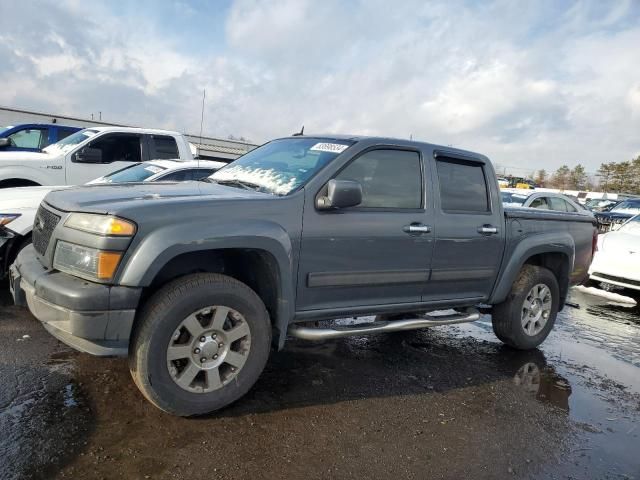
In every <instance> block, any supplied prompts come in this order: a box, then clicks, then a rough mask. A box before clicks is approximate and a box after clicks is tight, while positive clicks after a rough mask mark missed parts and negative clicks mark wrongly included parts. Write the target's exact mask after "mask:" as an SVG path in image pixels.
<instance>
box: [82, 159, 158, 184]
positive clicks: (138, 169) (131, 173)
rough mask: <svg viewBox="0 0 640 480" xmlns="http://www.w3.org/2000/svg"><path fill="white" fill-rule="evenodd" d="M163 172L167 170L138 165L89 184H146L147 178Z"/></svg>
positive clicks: (145, 163) (144, 164) (150, 165)
mask: <svg viewBox="0 0 640 480" xmlns="http://www.w3.org/2000/svg"><path fill="white" fill-rule="evenodd" d="M163 170H166V168H164V167H160V166H158V165H153V164H152V163H148V162H143V163H137V164H135V165H130V166H128V167H125V168H122V169H120V170H118V171H116V172H113V173H110V174H109V175H105V176H104V177H100V178H96V179H95V180H92V181H90V182H89V183H125V182H144V181H145V180H146V179H147V178H149V177H151V176H152V175H155V174H157V173H160V172H162V171H163Z"/></svg>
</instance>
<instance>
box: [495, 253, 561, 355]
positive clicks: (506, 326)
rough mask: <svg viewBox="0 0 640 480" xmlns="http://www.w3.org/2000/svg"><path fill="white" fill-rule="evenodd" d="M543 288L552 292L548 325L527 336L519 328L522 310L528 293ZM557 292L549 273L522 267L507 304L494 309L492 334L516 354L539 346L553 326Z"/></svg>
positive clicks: (557, 289)
mask: <svg viewBox="0 0 640 480" xmlns="http://www.w3.org/2000/svg"><path fill="white" fill-rule="evenodd" d="M538 284H543V285H546V286H547V287H548V288H549V290H550V292H551V311H550V313H549V316H548V318H547V322H546V324H545V325H544V327H543V328H542V330H540V331H539V332H538V333H537V334H535V335H529V334H528V333H526V332H525V329H524V327H523V326H522V309H523V304H524V301H525V299H526V298H527V295H528V294H529V292H530V291H531V289H532V288H533V287H534V286H536V285H538ZM559 302H560V290H559V288H558V281H557V279H556V277H555V275H554V274H553V273H552V272H551V271H550V270H548V269H546V268H543V267H537V266H535V265H524V266H523V267H522V270H520V274H519V275H518V278H517V279H516V281H515V283H514V284H513V286H512V287H511V292H509V295H508V296H507V298H506V300H505V301H504V302H502V303H500V304H498V305H495V306H494V307H493V311H492V315H491V323H492V325H493V331H494V333H495V334H496V337H498V338H499V339H500V340H501V341H502V342H503V343H505V344H507V345H509V346H510V347H513V348H517V349H519V350H529V349H532V348H536V347H537V346H538V345H540V344H541V343H542V342H543V341H544V340H545V338H547V336H548V335H549V332H550V331H551V329H552V328H553V325H554V324H555V322H556V316H557V314H558V305H559Z"/></svg>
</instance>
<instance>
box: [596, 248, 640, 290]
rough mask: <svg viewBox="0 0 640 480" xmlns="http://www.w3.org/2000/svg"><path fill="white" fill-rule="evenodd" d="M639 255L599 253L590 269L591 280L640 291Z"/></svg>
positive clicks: (617, 252) (616, 252)
mask: <svg viewBox="0 0 640 480" xmlns="http://www.w3.org/2000/svg"><path fill="white" fill-rule="evenodd" d="M639 256H640V255H639V254H624V252H622V251H614V252H606V251H598V252H596V254H595V256H594V257H593V262H592V263H591V266H590V267H589V278H590V279H591V280H594V281H597V282H605V283H610V284H612V285H617V286H619V287H625V288H630V289H632V290H640V258H637V257H639Z"/></svg>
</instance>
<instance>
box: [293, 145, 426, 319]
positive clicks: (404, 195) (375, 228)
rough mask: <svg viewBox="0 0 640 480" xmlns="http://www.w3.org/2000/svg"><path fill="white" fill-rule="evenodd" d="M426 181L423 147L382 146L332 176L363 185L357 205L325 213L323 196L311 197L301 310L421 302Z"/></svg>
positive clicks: (305, 225) (302, 264)
mask: <svg viewBox="0 0 640 480" xmlns="http://www.w3.org/2000/svg"><path fill="white" fill-rule="evenodd" d="M429 176H430V175H429V171H428V170H427V169H425V168H424V166H423V161H422V155H421V152H419V151H418V150H413V149H409V148H398V147H395V148H394V147H387V146H381V147H375V148H373V149H369V150H365V151H364V152H362V153H359V154H357V155H356V156H355V157H354V158H352V159H350V160H349V161H348V162H347V163H346V165H345V166H344V168H343V169H342V170H340V171H339V172H338V173H337V174H335V175H334V176H333V178H336V179H340V180H355V181H357V182H359V183H360V184H361V186H362V192H363V196H362V203H361V204H360V205H358V206H356V207H350V208H345V209H340V210H329V211H327V210H322V211H321V210H318V209H316V208H315V205H316V201H315V197H316V196H317V194H318V192H317V191H312V190H311V189H309V190H308V191H307V192H306V194H307V197H306V199H305V207H304V216H303V231H302V238H301V249H300V261H299V269H298V291H297V304H296V310H297V311H309V310H323V309H330V308H331V309H341V308H344V309H348V308H349V307H354V306H370V305H388V304H393V303H411V302H419V301H420V297H421V294H422V291H423V287H424V284H425V282H426V281H427V279H428V277H429V263H430V261H431V250H432V246H433V233H432V232H431V227H430V226H431V224H432V222H433V210H432V206H431V204H430V202H427V201H426V195H427V194H426V192H427V190H428V188H426V187H427V185H429V184H430V180H429Z"/></svg>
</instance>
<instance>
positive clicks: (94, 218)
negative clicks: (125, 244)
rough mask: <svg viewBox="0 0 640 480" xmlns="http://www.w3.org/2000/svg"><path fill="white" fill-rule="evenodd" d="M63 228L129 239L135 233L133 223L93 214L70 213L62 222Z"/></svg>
mask: <svg viewBox="0 0 640 480" xmlns="http://www.w3.org/2000/svg"><path fill="white" fill-rule="evenodd" d="M64 226H65V227H69V228H73V229H75V230H81V231H83V232H89V233H95V234H97V235H114V236H118V237H130V236H132V235H133V234H134V233H136V224H135V223H133V222H130V221H128V220H123V219H122V218H117V217H112V216H109V215H96V214H93V213H72V214H71V215H69V218H67V221H66V222H64Z"/></svg>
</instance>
